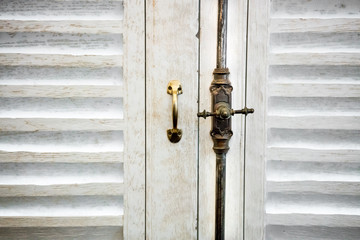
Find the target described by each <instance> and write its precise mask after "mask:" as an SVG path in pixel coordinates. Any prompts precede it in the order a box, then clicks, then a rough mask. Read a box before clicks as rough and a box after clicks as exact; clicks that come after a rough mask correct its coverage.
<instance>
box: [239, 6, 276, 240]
mask: <svg viewBox="0 0 360 240" xmlns="http://www.w3.org/2000/svg"><path fill="white" fill-rule="evenodd" d="M269 4H270V2H269V0H254V1H252V0H251V1H249V12H248V14H249V18H248V19H249V22H248V57H247V66H248V68H247V89H246V91H247V96H246V103H247V106H248V107H252V108H254V109H255V112H254V114H250V115H248V116H247V118H246V146H245V170H244V171H245V193H244V194H245V198H244V201H245V203H244V205H245V211H244V214H245V222H244V240H247V239H264V223H265V216H264V212H265V209H264V208H265V206H264V204H265V184H264V183H265V159H264V157H265V144H266V105H267V99H266V77H267V71H268V67H267V59H268V41H269V38H268V10H269Z"/></svg>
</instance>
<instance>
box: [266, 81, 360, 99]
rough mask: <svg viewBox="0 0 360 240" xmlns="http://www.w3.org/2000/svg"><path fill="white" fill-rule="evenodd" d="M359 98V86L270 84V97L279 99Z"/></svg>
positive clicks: (346, 84)
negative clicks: (279, 97)
mask: <svg viewBox="0 0 360 240" xmlns="http://www.w3.org/2000/svg"><path fill="white" fill-rule="evenodd" d="M344 93H346V97H359V96H360V84H348V83H345V84H343V83H342V84H327V83H320V84H319V83H272V84H270V85H269V95H270V96H281V97H344Z"/></svg>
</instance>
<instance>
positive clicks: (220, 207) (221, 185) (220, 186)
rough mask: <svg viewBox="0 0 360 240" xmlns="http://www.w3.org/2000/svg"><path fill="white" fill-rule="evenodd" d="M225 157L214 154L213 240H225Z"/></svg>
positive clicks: (223, 154)
mask: <svg viewBox="0 0 360 240" xmlns="http://www.w3.org/2000/svg"><path fill="white" fill-rule="evenodd" d="M225 176H226V155H225V153H222V154H216V226H215V239H225V190H226V178H225Z"/></svg>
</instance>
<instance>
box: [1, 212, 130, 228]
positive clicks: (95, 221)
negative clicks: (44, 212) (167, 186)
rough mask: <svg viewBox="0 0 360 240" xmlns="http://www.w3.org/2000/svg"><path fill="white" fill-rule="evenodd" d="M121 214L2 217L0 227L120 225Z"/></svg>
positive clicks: (121, 222) (121, 221) (121, 220)
mask: <svg viewBox="0 0 360 240" xmlns="http://www.w3.org/2000/svg"><path fill="white" fill-rule="evenodd" d="M123 222H124V218H123V215H118V216H58V217H57V216H54V217H53V216H52V217H43V216H31V217H30V216H24V217H2V216H0V228H1V227H87V226H122V225H123Z"/></svg>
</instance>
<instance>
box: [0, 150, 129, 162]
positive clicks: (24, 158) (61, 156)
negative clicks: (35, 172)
mask: <svg viewBox="0 0 360 240" xmlns="http://www.w3.org/2000/svg"><path fill="white" fill-rule="evenodd" d="M0 162H20V163H22V162H24V163H26V162H62V163H71V162H77V163H82V162H84V163H85V162H104V163H112V162H114V163H116V162H117V163H121V162H124V153H123V152H122V151H121V150H119V151H117V152H25V151H15V152H7V151H0Z"/></svg>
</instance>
